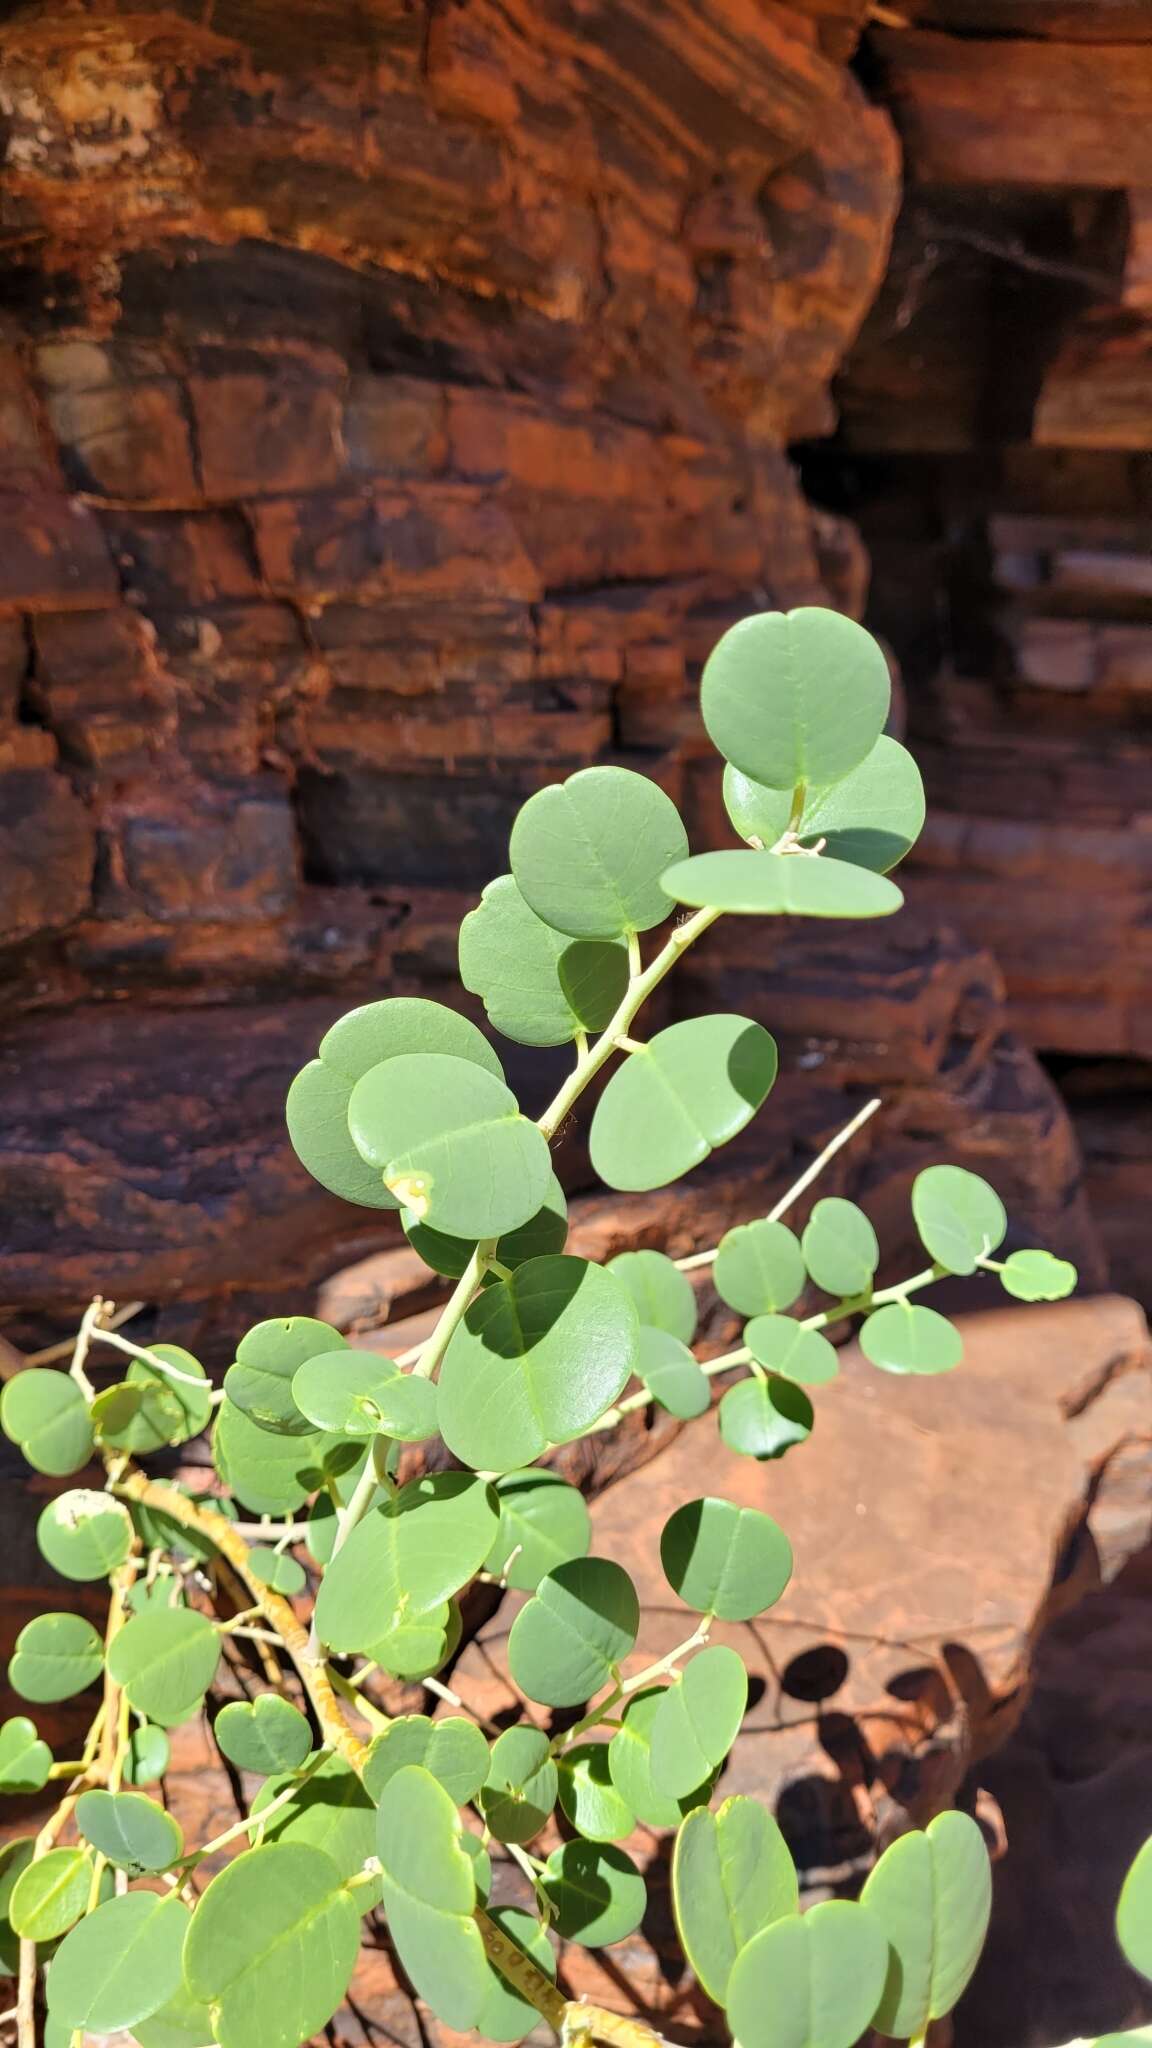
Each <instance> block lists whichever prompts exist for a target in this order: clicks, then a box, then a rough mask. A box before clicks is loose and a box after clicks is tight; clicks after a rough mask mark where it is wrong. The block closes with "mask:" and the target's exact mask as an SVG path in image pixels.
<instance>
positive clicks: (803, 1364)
mask: <svg viewBox="0 0 1152 2048" xmlns="http://www.w3.org/2000/svg"><path fill="white" fill-rule="evenodd" d="M744 1342H745V1344H746V1345H747V1346H748V1349H749V1351H750V1352H751V1353H752V1356H753V1358H754V1359H755V1360H756V1362H757V1364H758V1365H763V1366H766V1367H767V1369H768V1371H769V1372H777V1373H781V1374H782V1375H783V1377H784V1378H785V1379H786V1380H795V1381H797V1383H798V1384H799V1385H800V1386H802V1387H822V1386H826V1385H827V1383H828V1381H829V1380H834V1379H835V1378H836V1375H837V1373H838V1372H839V1370H840V1365H839V1361H838V1359H837V1357H836V1350H835V1346H834V1345H832V1344H830V1343H829V1342H828V1339H827V1337H822V1336H821V1335H820V1332H819V1330H806V1329H805V1328H804V1326H803V1324H802V1323H797V1322H794V1321H793V1319H792V1317H791V1316H753V1318H752V1321H751V1322H750V1323H745V1325H744ZM733 1391H735V1389H733Z"/></svg>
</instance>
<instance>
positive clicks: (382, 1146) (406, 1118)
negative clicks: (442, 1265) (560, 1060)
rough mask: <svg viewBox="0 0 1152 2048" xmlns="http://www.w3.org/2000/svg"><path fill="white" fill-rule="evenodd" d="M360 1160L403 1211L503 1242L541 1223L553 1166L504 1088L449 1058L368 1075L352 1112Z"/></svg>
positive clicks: (413, 1059)
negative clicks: (529, 1224)
mask: <svg viewBox="0 0 1152 2048" xmlns="http://www.w3.org/2000/svg"><path fill="white" fill-rule="evenodd" d="M348 1128H349V1130H350V1131H351V1133H352V1140H353V1143H354V1144H355V1146H356V1149H357V1151H358V1152H359V1153H360V1155H361V1157H362V1158H364V1159H366V1160H367V1161H368V1163H369V1164H370V1165H371V1166H374V1167H375V1168H376V1169H377V1171H378V1172H379V1173H380V1175H381V1176H382V1178H383V1180H384V1183H385V1185H386V1186H387V1187H388V1188H390V1189H391V1191H392V1193H393V1194H394V1195H395V1196H396V1199H397V1201H398V1202H400V1203H402V1204H403V1206H404V1207H405V1208H407V1209H410V1210H411V1211H412V1212H413V1214H414V1215H415V1216H416V1217H418V1219H419V1220H420V1222H422V1223H428V1224H431V1226H432V1228H433V1229H434V1230H442V1231H446V1232H447V1234H448V1235H449V1236H450V1237H472V1238H480V1237H500V1236H501V1235H502V1233H503V1232H504V1231H506V1230H516V1229H518V1228H519V1226H520V1225H521V1224H523V1223H527V1222H528V1221H529V1219H530V1218H531V1217H533V1216H535V1214H536V1212H537V1210H538V1209H539V1208H540V1205H541V1203H542V1202H543V1200H544V1197H545V1195H546V1193H547V1191H548V1185H549V1181H550V1180H551V1176H552V1160H551V1155H550V1153H549V1150H548V1146H547V1142H546V1140H545V1139H544V1137H543V1135H542V1133H541V1132H540V1131H539V1130H538V1129H537V1127H536V1125H535V1124H534V1123H530V1122H529V1120H528V1118H527V1117H525V1116H522V1115H521V1114H520V1109H519V1106H518V1104H517V1101H516V1097H515V1096H514V1095H513V1094H512V1092H511V1090H510V1089H509V1088H506V1087H505V1085H504V1083H503V1081H499V1080H497V1079H496V1077H495V1075H494V1074H489V1073H486V1072H485V1071H484V1069H483V1068H482V1067H478V1066H476V1065H475V1064H474V1063H473V1062H472V1061H471V1060H461V1059H454V1058H453V1057H452V1056H451V1055H450V1054H447V1053H405V1054H402V1055H401V1056H399V1057H398V1058H396V1059H389V1060H385V1061H383V1063H382V1064H381V1065H380V1066H378V1067H370V1068H369V1070H368V1072H367V1073H366V1074H365V1075H364V1076H363V1078H362V1079H361V1080H359V1081H357V1083H356V1085H355V1087H354V1088H353V1090H352V1095H351V1099H350V1101H349V1104H348Z"/></svg>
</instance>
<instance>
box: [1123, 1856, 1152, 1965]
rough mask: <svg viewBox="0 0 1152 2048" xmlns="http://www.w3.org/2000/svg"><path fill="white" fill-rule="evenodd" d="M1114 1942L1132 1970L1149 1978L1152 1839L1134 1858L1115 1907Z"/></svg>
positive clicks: (1150, 1959) (1151, 1934) (1151, 1937)
mask: <svg viewBox="0 0 1152 2048" xmlns="http://www.w3.org/2000/svg"><path fill="white" fill-rule="evenodd" d="M1116 1939H1117V1941H1118V1942H1119V1943H1120V1947H1121V1948H1122V1950H1123V1951H1124V1955H1125V1956H1126V1958H1127V1960H1128V1961H1129V1962H1130V1963H1131V1965H1132V1968H1133V1969H1134V1970H1139V1972H1140V1975H1141V1976H1142V1977H1152V1836H1150V1837H1149V1839H1148V1840H1147V1841H1146V1842H1145V1844H1144V1846H1143V1848H1142V1849H1141V1850H1140V1851H1139V1853H1138V1854H1137V1856H1136V1857H1135V1859H1134V1861H1133V1863H1132V1865H1131V1867H1130V1869H1129V1871H1128V1875H1127V1877H1126V1878H1125V1879H1124V1883H1123V1886H1122V1888H1121V1892H1120V1902H1119V1904H1118V1906H1117V1908H1116Z"/></svg>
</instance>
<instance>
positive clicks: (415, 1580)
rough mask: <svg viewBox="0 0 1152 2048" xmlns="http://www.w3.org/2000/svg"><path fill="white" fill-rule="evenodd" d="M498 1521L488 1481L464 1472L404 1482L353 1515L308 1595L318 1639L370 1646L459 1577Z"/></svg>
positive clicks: (470, 1569) (334, 1645) (481, 1553)
mask: <svg viewBox="0 0 1152 2048" xmlns="http://www.w3.org/2000/svg"><path fill="white" fill-rule="evenodd" d="M498 1526H499V1509H498V1506H497V1502H496V1496H495V1494H494V1492H493V1490H492V1488H491V1487H490V1486H488V1485H487V1484H486V1483H485V1481H484V1480H482V1479H474V1478H473V1477H472V1475H471V1474H470V1473H464V1472H441V1473H436V1474H434V1475H431V1476H429V1477H428V1478H426V1479H422V1480H418V1481H416V1482H415V1483H414V1484H413V1485H412V1486H411V1487H405V1488H404V1489H403V1491H402V1492H401V1493H400V1494H399V1495H398V1497H397V1498H396V1499H395V1500H386V1501H384V1502H382V1503H381V1504H380V1505H379V1506H378V1507H375V1508H373V1509H372V1510H371V1511H370V1513H368V1514H367V1515H365V1517H364V1519H363V1520H362V1521H361V1522H358V1523H357V1525H356V1527H355V1528H354V1529H353V1530H352V1532H351V1534H350V1535H349V1537H348V1540H347V1542H346V1543H345V1544H344V1546H343V1548H342V1549H341V1550H340V1551H339V1553H338V1554H337V1556H336V1557H334V1558H333V1560H332V1562H331V1564H330V1565H329V1566H328V1569H327V1571H326V1572H325V1574H324V1578H323V1580H322V1582H321V1585H320V1590H319V1592H318V1594H317V1596H316V1608H315V1621H316V1628H317V1631H318V1633H319V1636H320V1639H321V1641H322V1642H325V1643H327V1645H328V1647H329V1648H330V1649H333V1650H343V1651H350V1650H360V1651H364V1652H369V1651H371V1652H372V1653H373V1654H375V1647H374V1646H376V1645H378V1644H380V1643H381V1642H382V1640H383V1639H384V1638H385V1637H388V1636H390V1635H391V1634H392V1633H393V1631H394V1630H395V1629H396V1628H397V1627H398V1625H399V1624H400V1622H401V1621H402V1620H404V1619H414V1618H416V1617H419V1616H422V1615H428V1614H429V1613H430V1611H431V1610H433V1609H436V1608H439V1607H440V1606H442V1605H443V1603H444V1602H446V1601H447V1600H448V1599H449V1597H450V1596H451V1595H452V1594H453V1593H455V1592H457V1591H459V1589H460V1587H462V1586H464V1585H466V1584H467V1582H468V1580H469V1579H470V1578H472V1577H473V1575H474V1574H475V1573H476V1572H477V1571H479V1569H480V1567H481V1565H482V1564H483V1562H484V1559H485V1558H486V1557H487V1555H488V1553H489V1551H490V1550H491V1548H492V1544H493V1542H494V1540H495V1536H496V1531H497V1528H498ZM438 1625H439V1624H438Z"/></svg>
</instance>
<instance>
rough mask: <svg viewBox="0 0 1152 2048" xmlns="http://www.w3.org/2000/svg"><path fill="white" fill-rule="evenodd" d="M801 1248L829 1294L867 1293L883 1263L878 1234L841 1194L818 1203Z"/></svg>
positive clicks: (813, 1273) (862, 1212) (861, 1211)
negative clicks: (878, 1268)
mask: <svg viewBox="0 0 1152 2048" xmlns="http://www.w3.org/2000/svg"><path fill="white" fill-rule="evenodd" d="M800 1248H801V1250H802V1252H803V1254H804V1263H805V1265H806V1266H807V1268H808V1271H809V1272H810V1273H811V1275H812V1278H813V1280H814V1281H815V1282H816V1285H817V1287H822V1288H823V1289H824V1292H825V1293H826V1294H836V1295H843V1296H850V1295H856V1294H867V1293H868V1291H869V1289H870V1288H871V1286H872V1282H873V1279H874V1278H875V1274H876V1268H877V1266H878V1265H879V1264H880V1246H879V1244H878V1242H877V1238H876V1232H875V1231H874V1230H873V1228H872V1225H871V1224H870V1223H869V1221H868V1218H867V1216H866V1215H865V1214H864V1211H863V1209H860V1208H857V1206H856V1203H855V1202H846V1201H844V1199H843V1197H842V1196H840V1195H828V1196H826V1197H825V1199H824V1200H823V1201H822V1202H817V1204H816V1206H815V1208H814V1209H813V1211H812V1214H811V1216H810V1217H809V1218H808V1222H807V1225H806V1227H805V1230H804V1235H803V1237H802V1238H801V1240H800Z"/></svg>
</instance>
